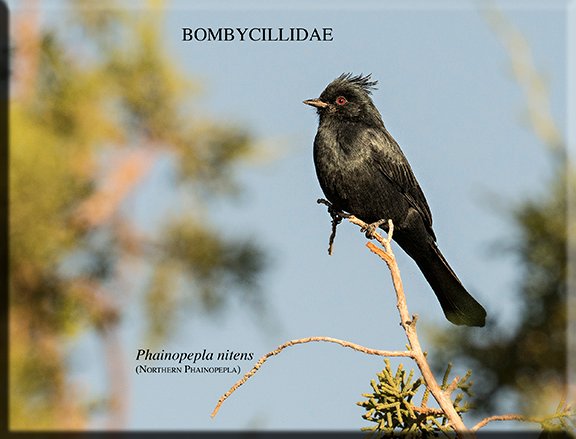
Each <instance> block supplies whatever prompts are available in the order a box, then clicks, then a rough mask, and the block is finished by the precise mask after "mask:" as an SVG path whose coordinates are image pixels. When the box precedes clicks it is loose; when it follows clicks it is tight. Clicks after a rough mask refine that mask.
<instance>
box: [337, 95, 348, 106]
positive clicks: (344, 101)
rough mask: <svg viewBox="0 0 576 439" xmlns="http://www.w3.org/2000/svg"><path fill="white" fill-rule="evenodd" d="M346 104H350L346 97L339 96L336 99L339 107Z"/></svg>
mask: <svg viewBox="0 0 576 439" xmlns="http://www.w3.org/2000/svg"><path fill="white" fill-rule="evenodd" d="M346 102H348V101H347V100H346V98H345V97H344V96H338V97H337V98H336V103H337V104H338V105H344V104H345V103H346Z"/></svg>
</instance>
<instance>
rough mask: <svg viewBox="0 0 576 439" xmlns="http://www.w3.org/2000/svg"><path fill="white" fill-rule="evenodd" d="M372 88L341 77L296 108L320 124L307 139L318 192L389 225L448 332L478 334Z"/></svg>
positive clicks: (471, 305) (473, 312) (365, 81)
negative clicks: (312, 112) (310, 112)
mask: <svg viewBox="0 0 576 439" xmlns="http://www.w3.org/2000/svg"><path fill="white" fill-rule="evenodd" d="M376 84H377V81H373V80H371V77H370V75H367V76H362V75H358V76H352V75H351V74H350V73H348V74H342V75H340V76H339V77H338V78H336V79H335V80H334V81H332V82H331V83H330V84H329V85H328V86H327V87H326V89H325V90H324V91H323V92H322V94H321V95H320V97H319V98H318V99H309V100H306V101H304V103H305V104H308V105H312V106H313V107H316V109H317V111H318V114H319V117H320V123H319V126H318V132H317V133H316V137H315V139H314V164H315V166H316V174H317V176H318V180H319V182H320V186H321V187H322V190H323V191H324V194H325V195H326V197H327V198H328V200H329V201H330V202H331V203H332V204H333V207H334V209H336V210H337V211H344V212H348V213H350V214H352V215H355V216H356V217H358V218H360V219H361V220H363V221H365V222H367V223H375V222H377V221H379V220H381V219H384V220H387V219H391V220H392V221H393V223H394V233H393V239H394V240H395V241H396V242H397V243H398V244H399V245H400V247H402V249H403V250H404V251H405V252H406V253H408V255H409V256H410V257H411V258H412V259H414V261H415V262H416V264H417V265H418V267H419V268H420V270H421V271H422V273H423V274H424V277H425V278H426V280H427V281H428V283H429V284H430V286H431V287H432V289H433V290H434V293H436V297H437V298H438V300H439V301H440V305H441V306H442V309H443V311H444V314H445V315H446V318H447V319H448V320H449V321H451V322H452V323H454V324H456V325H467V326H484V323H485V319H486V311H485V310H484V308H483V307H482V305H480V304H479V303H478V302H477V301H476V300H475V299H474V298H473V297H472V296H471V295H470V294H469V293H468V291H466V289H465V288H464V286H463V285H462V283H461V282H460V280H459V279H458V277H457V276H456V273H454V271H453V270H452V269H451V268H450V266H449V265H448V262H446V259H444V256H442V253H440V250H439V249H438V247H437V246H436V236H435V234H434V230H432V214H431V213H430V208H429V207H428V203H427V202H426V198H425V197H424V193H423V192H422V189H420V186H419V185H418V182H417V181H416V177H414V173H413V172H412V169H411V168H410V164H409V163H408V160H406V157H405V156H404V154H403V153H402V150H401V149H400V147H399V146H398V143H396V141H395V140H394V138H393V137H392V136H391V135H390V133H389V132H388V131H387V130H386V128H385V127H384V122H382V117H381V116H380V113H379V112H378V110H377V109H376V107H375V106H374V103H373V102H372V99H371V98H370V94H371V91H372V89H373V88H374V86H375V85H376ZM380 227H381V228H382V229H384V230H386V231H387V229H388V225H387V224H383V225H381V226H380Z"/></svg>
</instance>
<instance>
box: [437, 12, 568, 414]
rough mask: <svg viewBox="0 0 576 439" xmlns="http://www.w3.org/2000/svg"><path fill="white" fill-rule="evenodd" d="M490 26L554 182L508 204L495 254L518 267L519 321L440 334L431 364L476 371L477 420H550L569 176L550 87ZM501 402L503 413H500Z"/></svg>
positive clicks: (556, 380) (506, 27) (506, 30)
mask: <svg viewBox="0 0 576 439" xmlns="http://www.w3.org/2000/svg"><path fill="white" fill-rule="evenodd" d="M488 19H489V22H490V23H491V24H492V25H493V27H494V29H495V30H496V32H497V34H498V35H499V37H500V38H501V41H502V43H503V44H504V47H505V48H506V50H507V51H508V54H509V56H510V60H511V63H512V73H513V75H514V79H515V80H516V81H517V82H518V84H519V86H520V87H521V89H522V91H523V93H524V97H525V99H526V103H527V113H526V116H527V117H526V119H525V120H526V121H527V122H528V127H529V128H530V129H531V130H533V132H534V134H535V135H536V136H537V137H538V138H539V139H540V141H541V142H542V144H543V145H544V146H545V147H546V148H547V149H548V151H549V152H550V155H551V160H552V161H553V165H554V167H553V175H552V177H551V179H550V180H549V181H548V182H547V183H546V184H544V185H543V186H542V191H541V193H538V194H532V195H531V197H530V198H527V199H524V200H518V201H515V202H512V203H510V202H509V200H508V205H511V206H512V208H511V210H510V219H511V221H512V223H513V224H514V226H515V229H516V230H517V234H516V236H511V237H507V238H504V241H503V242H502V243H501V244H499V248H498V250H499V253H500V254H502V250H504V254H508V255H514V257H515V258H516V259H517V261H518V265H519V266H520V267H521V272H522V275H521V280H520V282H519V285H518V290H517V295H516V298H515V300H516V301H517V302H516V303H517V315H518V321H517V322H509V321H499V322H494V321H492V322H491V323H492V324H491V325H489V326H487V327H486V328H485V330H483V331H482V334H479V336H478V338H471V337H469V335H467V334H466V331H459V330H455V328H450V330H449V331H446V332H441V333H437V334H436V335H435V344H436V346H437V347H438V349H437V352H435V360H436V361H435V364H436V365H437V370H440V369H441V368H442V367H443V365H444V364H445V363H446V362H447V361H451V360H455V359H460V360H461V361H463V362H464V363H465V364H466V365H467V367H469V368H470V369H472V370H473V371H474V375H475V378H476V379H475V381H476V383H477V384H476V385H475V386H474V388H473V390H474V392H475V393H476V401H475V402H476V408H477V410H478V412H479V415H480V414H494V413H498V412H501V411H502V410H503V409H505V410H510V404H512V405H513V406H514V407H515V408H514V409H513V410H519V411H521V412H522V413H523V414H525V415H528V416H534V417H538V416H543V415H546V414H549V413H553V412H554V410H555V409H556V407H557V406H558V404H559V403H560V401H561V400H562V398H563V397H566V396H567V385H568V383H567V382H566V377H567V369H566V368H567V359H568V358H567V327H568V316H567V313H568V312H567V304H568V302H567V291H568V289H567V279H568V273H567V267H568V260H567V254H568V229H569V226H571V227H574V226H575V224H569V221H574V219H573V218H569V217H568V210H567V208H568V199H567V193H568V189H569V188H568V185H569V184H573V182H574V177H573V176H572V178H570V173H571V172H573V171H571V170H570V169H569V167H568V165H567V156H566V151H567V150H566V145H565V143H564V141H563V138H562V135H561V134H560V133H561V131H560V129H559V128H558V127H557V125H556V124H555V122H554V119H553V117H552V113H551V110H550V92H549V89H548V86H547V84H546V81H545V80H544V79H543V77H542V75H541V74H540V73H539V72H538V71H537V69H536V67H535V65H534V62H533V59H532V53H531V49H530V47H529V45H528V43H527V41H526V40H525V38H524V37H523V35H522V34H521V33H520V32H519V31H518V30H516V29H515V28H514V27H513V25H512V24H511V23H510V22H508V21H507V20H506V19H505V18H504V16H503V15H501V14H500V13H497V12H496V11H492V12H491V13H490V14H489V15H488ZM569 182H571V183H569ZM572 193H575V192H572ZM496 257H503V256H502V255H501V256H496ZM491 294H499V293H498V292H495V291H493V292H491ZM494 311H496V310H494ZM497 317H498V316H497V315H493V318H497ZM502 401H505V403H506V404H507V406H506V407H501V406H499V404H501V403H502ZM568 402H569V401H568Z"/></svg>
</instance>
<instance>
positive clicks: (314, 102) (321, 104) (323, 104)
mask: <svg viewBox="0 0 576 439" xmlns="http://www.w3.org/2000/svg"><path fill="white" fill-rule="evenodd" d="M304 103H305V104H306V105H312V106H313V107H316V108H326V107H327V106H328V104H327V103H326V102H323V101H321V100H320V99H308V100H306V101H304Z"/></svg>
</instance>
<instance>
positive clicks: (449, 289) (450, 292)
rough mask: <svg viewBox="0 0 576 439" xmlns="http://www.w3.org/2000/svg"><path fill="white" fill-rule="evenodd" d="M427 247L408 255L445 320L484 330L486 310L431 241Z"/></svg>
mask: <svg viewBox="0 0 576 439" xmlns="http://www.w3.org/2000/svg"><path fill="white" fill-rule="evenodd" d="M426 247H427V248H426V250H425V251H422V248H420V249H419V250H420V251H418V252H416V254H410V253H413V252H409V254H410V256H411V257H412V259H414V261H415V262H416V264H417V265H418V267H419V268H420V270H421V271H422V273H423V274H424V277H425V278H426V280H427V281H428V283H429V284H430V286H431V287H432V290H434V293H435V294H436V297H437V298H438V301H439V302H440V305H441V306H442V310H443V311H444V314H445V315H446V318H447V319H448V320H449V321H451V322H452V323H454V324H455V325H466V326H484V324H485V322H486V310H485V309H484V308H483V307H482V305H480V304H479V303H478V302H477V301H476V299H474V298H473V297H472V296H471V295H470V293H468V291H466V288H464V286H463V285H462V283H461V282H460V280H459V279H458V276H456V273H454V271H452V269H451V268H450V265H448V262H447V261H446V259H444V256H442V253H440V249H438V247H437V246H436V244H435V243H434V242H433V241H432V240H430V241H429V242H428V243H427V245H426Z"/></svg>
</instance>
